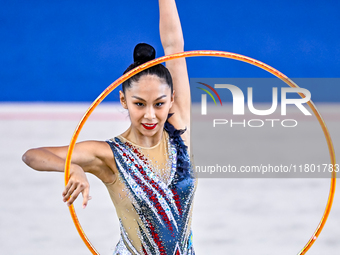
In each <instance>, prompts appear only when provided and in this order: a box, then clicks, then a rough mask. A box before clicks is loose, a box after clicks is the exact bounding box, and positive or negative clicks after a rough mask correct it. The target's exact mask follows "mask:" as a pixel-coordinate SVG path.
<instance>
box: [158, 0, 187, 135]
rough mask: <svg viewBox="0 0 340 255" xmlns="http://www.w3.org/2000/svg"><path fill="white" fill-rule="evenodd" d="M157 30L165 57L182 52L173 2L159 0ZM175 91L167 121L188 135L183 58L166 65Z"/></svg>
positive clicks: (179, 27)
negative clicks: (169, 116) (183, 129)
mask: <svg viewBox="0 0 340 255" xmlns="http://www.w3.org/2000/svg"><path fill="white" fill-rule="evenodd" d="M159 13H160V21H159V30H160V37H161V42H162V45H163V48H164V53H165V55H169V54H173V53H178V52H183V51H184V39H183V33H182V27H181V23H180V19H179V16H178V12H177V7H176V3H175V0H159ZM166 67H167V68H168V69H169V71H170V73H171V76H172V80H173V85H174V91H175V101H174V104H173V106H172V108H171V110H170V112H175V114H174V116H173V117H171V118H170V119H169V121H170V122H172V124H173V125H174V126H175V127H176V128H185V127H187V129H188V130H187V131H188V132H186V133H187V134H188V133H190V105H191V98H190V87H189V78H188V71H187V66H186V61H185V59H184V58H180V59H176V60H171V61H168V62H167V63H166Z"/></svg>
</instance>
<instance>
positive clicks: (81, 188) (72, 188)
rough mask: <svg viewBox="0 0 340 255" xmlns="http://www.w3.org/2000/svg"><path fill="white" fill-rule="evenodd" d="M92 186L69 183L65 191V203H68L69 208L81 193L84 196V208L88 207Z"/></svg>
mask: <svg viewBox="0 0 340 255" xmlns="http://www.w3.org/2000/svg"><path fill="white" fill-rule="evenodd" d="M89 191H90V186H89V184H88V183H80V182H73V181H71V180H70V181H69V182H68V184H67V185H66V187H65V190H64V191H63V193H62V195H63V201H64V202H67V206H70V205H71V204H73V202H74V201H75V200H76V199H77V197H78V196H79V194H80V193H82V194H83V208H85V207H86V206H87V203H88V200H90V199H91V197H90V196H89Z"/></svg>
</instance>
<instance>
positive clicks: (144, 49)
mask: <svg viewBox="0 0 340 255" xmlns="http://www.w3.org/2000/svg"><path fill="white" fill-rule="evenodd" d="M155 56H156V51H155V49H154V48H153V47H152V46H151V45H149V44H147V43H139V44H137V45H136V47H135V49H134V51H133V60H134V63H133V64H131V65H130V66H129V67H128V68H127V69H126V70H125V71H124V74H125V73H127V72H128V71H130V70H132V69H134V68H135V67H137V66H139V65H141V64H144V63H146V62H148V61H150V60H152V59H155ZM148 74H149V75H157V76H158V77H159V78H161V79H164V81H165V82H166V83H167V84H168V85H169V87H170V89H171V94H172V92H173V85H172V78H171V74H170V72H169V70H168V69H167V68H166V67H165V66H164V65H162V64H158V65H155V66H153V67H150V68H148V69H146V70H144V71H141V72H140V73H138V74H136V75H134V76H132V77H131V78H130V79H128V80H126V81H124V82H123V84H122V86H123V93H124V94H125V91H126V89H128V88H130V87H131V83H132V82H138V81H139V79H140V78H141V77H142V76H143V75H148Z"/></svg>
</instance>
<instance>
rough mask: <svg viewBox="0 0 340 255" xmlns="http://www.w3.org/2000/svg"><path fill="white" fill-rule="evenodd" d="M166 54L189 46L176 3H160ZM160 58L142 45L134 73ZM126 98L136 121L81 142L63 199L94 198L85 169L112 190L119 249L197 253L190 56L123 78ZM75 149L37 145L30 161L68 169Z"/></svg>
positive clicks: (45, 168)
mask: <svg viewBox="0 0 340 255" xmlns="http://www.w3.org/2000/svg"><path fill="white" fill-rule="evenodd" d="M159 11H160V24H159V26H160V37H161V42H162V46H163V48H164V53H165V55H169V54H173V53H177V52H182V51H184V40H183V35H182V29H181V24H180V20H179V17H178V13H177V8H176V3H175V0H159ZM153 58H155V50H154V49H153V47H152V46H150V45H148V44H145V43H141V44H138V45H137V46H136V47H135V50H134V63H133V64H131V65H130V66H129V67H128V68H127V70H126V71H125V72H127V71H129V70H131V69H133V68H135V67H137V66H138V65H140V64H142V63H145V62H146V61H149V60H151V59H153ZM122 86H123V88H122V91H120V102H121V104H122V106H123V107H124V108H125V109H127V110H128V112H129V116H130V121H131V125H130V127H129V128H128V129H127V130H126V131H125V132H124V133H122V134H121V135H119V136H117V137H115V138H113V139H110V140H108V141H106V142H104V141H84V142H79V143H77V144H76V146H75V148H74V151H73V156H72V164H71V167H70V179H69V182H68V184H67V186H66V187H65V189H64V191H63V193H62V194H63V201H64V202H66V203H67V205H71V204H72V203H73V202H74V200H75V199H76V198H77V197H78V195H79V194H80V193H82V196H83V203H82V205H83V208H85V207H86V206H87V204H88V201H89V200H90V199H91V198H90V196H89V183H88V180H87V178H86V175H85V172H88V173H92V174H94V175H95V176H97V177H98V178H99V179H100V180H101V181H102V182H103V183H104V184H105V185H106V187H107V189H108V191H109V193H110V196H111V199H112V201H113V204H114V205H115V208H116V212H117V216H118V218H119V222H120V230H121V238H120V241H119V242H118V244H117V246H116V249H115V252H114V254H150V255H151V254H152V255H154V254H171V255H173V254H186V255H191V254H194V249H193V246H192V233H191V215H192V204H193V197H194V192H195V187H196V180H195V178H194V177H193V175H192V164H191V162H190V157H189V155H190V154H189V151H190V105H191V99H190V88H189V79H188V73H187V67H186V62H185V59H184V58H180V59H176V60H171V61H168V62H167V63H166V67H164V66H163V65H161V64H159V65H156V66H154V67H151V68H149V69H147V70H144V71H142V72H140V73H139V74H137V75H135V76H133V77H132V78H130V79H129V80H127V81H125V82H124V83H123V85H122ZM67 151H68V146H63V147H41V148H36V149H30V150H28V151H27V152H26V153H25V154H24V155H23V161H24V162H25V163H26V164H27V165H28V166H30V167H31V168H33V169H35V170H39V171H57V172H63V171H64V166H65V159H66V155H67Z"/></svg>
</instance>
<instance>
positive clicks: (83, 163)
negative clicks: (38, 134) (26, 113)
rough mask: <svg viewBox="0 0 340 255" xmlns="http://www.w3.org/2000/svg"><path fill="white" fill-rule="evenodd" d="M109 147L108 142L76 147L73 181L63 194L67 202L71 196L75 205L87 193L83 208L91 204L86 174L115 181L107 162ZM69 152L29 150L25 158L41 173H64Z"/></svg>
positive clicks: (26, 161) (72, 172)
mask: <svg viewBox="0 0 340 255" xmlns="http://www.w3.org/2000/svg"><path fill="white" fill-rule="evenodd" d="M108 147H109V145H107V144H106V143H104V142H96V141H88V142H82V143H78V144H76V146H75V149H74V152H73V155H72V164H71V167H70V180H69V182H68V184H67V186H66V187H65V190H64V191H63V197H64V202H66V201H67V200H68V199H69V198H70V197H71V198H70V200H69V201H68V203H67V204H68V205H70V204H72V203H73V201H74V200H75V199H76V198H77V196H78V195H79V194H80V193H82V194H83V207H85V206H86V205H87V202H88V200H89V183H88V181H87V178H86V175H85V173H84V171H85V172H90V173H92V174H94V175H96V176H97V177H98V178H99V179H101V180H102V181H104V182H112V181H114V178H115V175H114V173H113V171H112V169H111V168H110V167H109V166H108V164H107V163H108V160H107V159H108V158H110V157H111V158H112V153H111V154H110V152H111V150H110V149H109V148H108ZM67 151H68V146H63V147H41V148H36V149H30V150H28V151H27V152H26V153H25V154H24V155H23V157H22V159H23V161H24V162H25V163H26V164H27V165H28V166H30V167H31V168H33V169H35V170H38V171H56V172H63V171H64V167H65V160H66V155H67ZM99 153H100V154H99ZM71 195H72V196H71Z"/></svg>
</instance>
